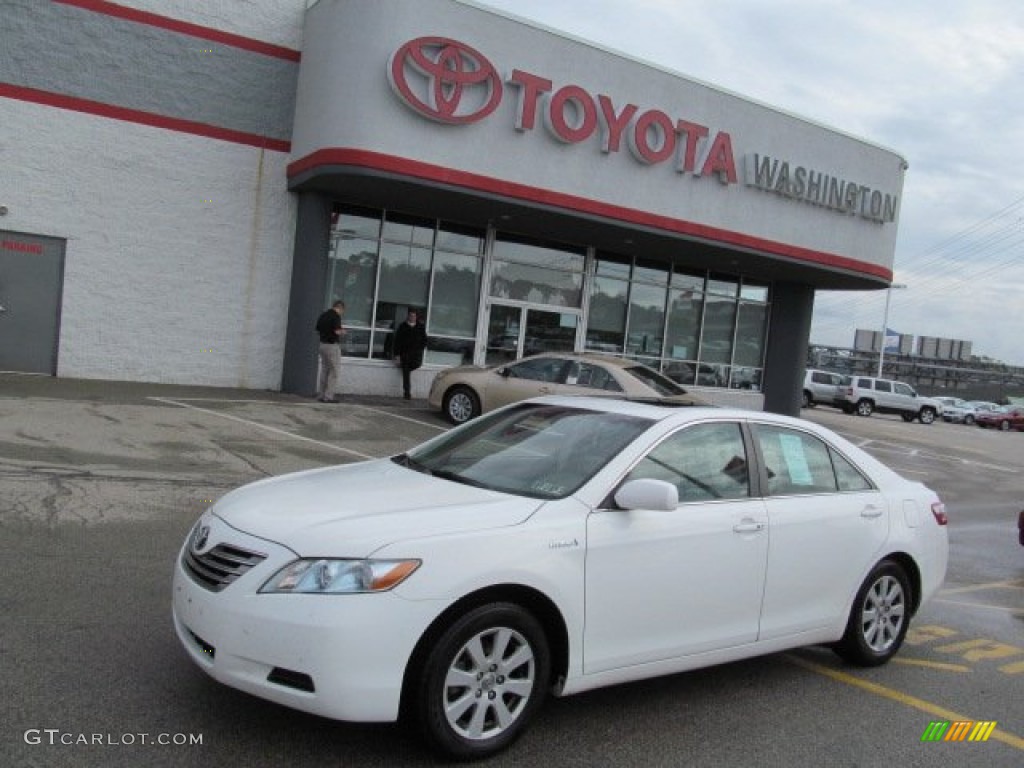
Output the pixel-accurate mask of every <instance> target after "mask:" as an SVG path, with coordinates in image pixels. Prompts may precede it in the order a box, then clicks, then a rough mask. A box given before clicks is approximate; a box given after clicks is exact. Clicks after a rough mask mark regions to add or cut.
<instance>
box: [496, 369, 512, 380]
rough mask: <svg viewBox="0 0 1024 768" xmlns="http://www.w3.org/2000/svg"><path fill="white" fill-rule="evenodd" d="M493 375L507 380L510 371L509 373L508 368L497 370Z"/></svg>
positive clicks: (510, 372) (510, 373)
mask: <svg viewBox="0 0 1024 768" xmlns="http://www.w3.org/2000/svg"><path fill="white" fill-rule="evenodd" d="M495 373H496V374H498V375H499V376H501V378H503V379H507V378H508V377H509V376H511V375H512V371H510V370H509V369H508V368H499V369H498V370H496V371H495Z"/></svg>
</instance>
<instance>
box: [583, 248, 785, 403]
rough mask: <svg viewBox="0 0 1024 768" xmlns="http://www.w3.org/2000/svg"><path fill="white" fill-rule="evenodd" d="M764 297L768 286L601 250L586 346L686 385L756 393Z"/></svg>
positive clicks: (763, 334)
mask: <svg viewBox="0 0 1024 768" xmlns="http://www.w3.org/2000/svg"><path fill="white" fill-rule="evenodd" d="M768 299H769V286H768V284H767V283H761V282H757V281H752V280H745V279H741V278H740V277H737V276H733V275H720V274H709V273H707V272H705V271H701V270H692V269H687V268H685V267H683V266H679V265H676V266H672V265H670V264H669V263H668V262H664V261H657V262H655V261H648V260H644V259H632V258H630V257H626V256H619V255H615V254H608V253H603V252H599V253H598V254H597V258H596V261H595V264H594V277H593V280H592V283H591V289H590V296H589V316H588V321H587V332H586V348H587V350H588V351H591V352H605V353H609V354H618V355H624V356H625V357H629V358H632V359H635V360H637V361H639V362H642V363H644V364H646V365H649V366H651V367H652V368H656V369H659V370H661V371H662V372H663V373H665V374H666V375H667V376H669V377H670V378H672V379H674V380H675V381H677V382H679V383H680V384H683V385H684V386H685V385H698V386H711V387H731V388H734V389H754V390H759V389H760V388H761V372H762V368H763V361H764V344H765V338H766V333H767V323H768V305H769V302H768Z"/></svg>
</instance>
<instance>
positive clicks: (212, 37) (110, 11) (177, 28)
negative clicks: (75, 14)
mask: <svg viewBox="0 0 1024 768" xmlns="http://www.w3.org/2000/svg"><path fill="white" fill-rule="evenodd" d="M53 2H55V3H60V4H61V5H71V6H74V7H76V8H82V9H83V10H86V11H93V12H94V13H102V14H104V15H106V16H113V17H115V18H118V19H125V20H126V21H134V22H135V23H137V24H145V25H147V26H150V27H159V28H160V29H166V30H169V31H171V32H179V33H181V34H183V35H189V36H191V37H198V38H201V39H203V40H209V41H211V42H214V43H220V44H222V45H229V46H231V47H232V48H241V49H242V50H245V51H252V52H253V53H261V54H263V55H264V56H273V57H274V58H276V59H285V60H287V61H299V60H300V59H301V58H302V54H301V53H300V52H299V51H296V50H293V49H292V48H285V47H284V46H283V45H274V44H272V43H265V42H263V41H262V40H254V39H252V38H251V37H243V36H242V35H235V34H232V33H230V32H222V31H221V30H219V29H213V28H212V27H204V26H202V25H200V24H192V23H190V22H187V21H179V20H178V19H171V18H168V17H166V16H160V15H159V14H156V13H149V12H148V11H139V10H136V9H135V8H126V7H125V6H123V5H118V4H117V3H110V2H107V0H53Z"/></svg>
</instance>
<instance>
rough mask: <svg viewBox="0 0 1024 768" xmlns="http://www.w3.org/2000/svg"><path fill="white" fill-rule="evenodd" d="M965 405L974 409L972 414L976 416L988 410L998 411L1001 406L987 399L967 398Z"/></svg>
mask: <svg viewBox="0 0 1024 768" xmlns="http://www.w3.org/2000/svg"><path fill="white" fill-rule="evenodd" d="M967 405H969V406H971V408H973V409H974V414H975V416H977V415H978V414H979V413H986V412H988V411H998V410H999V409H1000V408H1002V406H1001V405H999V403H992V402H989V401H988V400H968V401H967Z"/></svg>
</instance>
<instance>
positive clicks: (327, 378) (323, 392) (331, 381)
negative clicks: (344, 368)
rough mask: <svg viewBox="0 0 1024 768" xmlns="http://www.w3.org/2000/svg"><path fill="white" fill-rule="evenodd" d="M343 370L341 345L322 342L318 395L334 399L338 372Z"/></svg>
mask: <svg viewBox="0 0 1024 768" xmlns="http://www.w3.org/2000/svg"><path fill="white" fill-rule="evenodd" d="M340 372H341V347H340V346H338V345H337V344H324V343H322V342H321V344H320V387H319V389H318V390H317V395H318V396H319V397H320V398H322V399H327V400H333V399H334V395H335V393H336V392H337V390H338V374H339V373H340Z"/></svg>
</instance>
